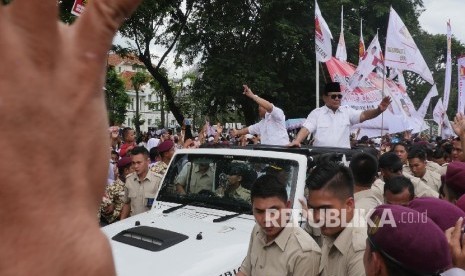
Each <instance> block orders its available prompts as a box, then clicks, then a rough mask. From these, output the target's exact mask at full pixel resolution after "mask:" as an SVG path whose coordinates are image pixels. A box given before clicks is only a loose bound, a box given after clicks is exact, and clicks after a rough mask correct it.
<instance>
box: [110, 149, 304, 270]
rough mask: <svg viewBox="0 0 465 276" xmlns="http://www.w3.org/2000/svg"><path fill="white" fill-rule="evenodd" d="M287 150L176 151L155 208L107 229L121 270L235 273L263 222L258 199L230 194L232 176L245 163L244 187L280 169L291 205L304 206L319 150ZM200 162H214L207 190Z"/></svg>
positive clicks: (116, 262) (211, 166)
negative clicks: (255, 205) (257, 216)
mask: <svg viewBox="0 0 465 276" xmlns="http://www.w3.org/2000/svg"><path fill="white" fill-rule="evenodd" d="M286 151H288V150H285V149H281V150H280V149H279V148H278V151H276V148H275V149H274V150H267V149H266V148H261V149H260V150H252V149H232V148H227V149H225V148H215V149H189V150H178V151H176V154H175V155H174V156H173V158H172V161H171V163H170V165H169V168H168V171H167V173H166V175H165V176H164V178H163V181H162V185H161V186H160V189H159V191H158V194H157V195H155V198H156V199H155V201H154V203H153V205H152V208H151V210H150V211H148V212H145V213H142V214H139V215H136V216H133V217H130V218H127V219H125V220H122V221H119V222H116V223H114V224H111V225H108V226H106V227H103V228H102V231H103V232H104V233H105V234H106V235H107V236H108V238H109V239H110V243H111V248H112V251H113V257H114V260H115V264H116V271H117V274H118V275H176V276H181V275H189V276H194V275H212V276H216V275H235V274H236V273H237V271H238V268H239V267H240V265H241V263H242V260H243V259H244V257H245V255H246V253H247V248H248V243H249V240H250V234H251V231H252V228H253V227H254V225H255V221H254V217H253V216H252V210H251V203H250V201H246V200H243V199H242V198H240V197H238V196H228V195H227V194H226V193H224V191H225V189H226V188H227V187H228V185H229V183H228V177H226V176H227V175H228V173H229V171H230V170H231V168H232V167H234V166H240V167H241V168H242V169H244V168H245V169H246V171H247V173H248V174H246V175H245V176H244V177H243V181H242V183H241V186H242V187H243V188H244V189H246V190H249V191H250V186H251V185H252V183H253V181H254V180H255V179H256V178H257V177H259V176H261V175H263V174H270V173H273V174H276V176H277V177H281V178H282V180H283V183H286V184H285V185H286V189H287V191H288V195H289V200H290V201H291V203H292V205H291V206H293V209H295V210H300V209H301V206H300V203H299V200H298V199H299V198H302V197H303V194H304V187H305V178H306V173H307V163H308V162H309V156H311V152H312V150H311V149H299V152H300V154H298V153H289V152H286ZM302 151H307V154H301V153H302ZM309 153H310V154H309ZM310 159H311V157H310ZM198 163H203V164H207V165H208V167H209V170H210V173H209V177H210V180H211V184H209V185H208V187H207V186H202V187H203V188H202V190H199V189H195V186H196V185H198V183H196V181H197V182H199V181H198V177H197V176H196V175H195V174H196V172H197V171H198V170H199V169H198V166H196V165H195V164H198ZM180 178H183V181H184V182H185V183H186V184H185V185H184V187H183V188H184V190H185V191H186V193H185V194H180V193H179V190H177V187H176V186H177V185H176V184H178V183H179V182H181V180H180ZM186 180H187V181H186ZM203 185H205V181H204V183H203ZM226 190H227V189H226ZM193 191H195V192H193ZM219 191H222V192H219ZM244 191H245V190H244ZM245 192H247V191H245ZM245 194H246V193H245ZM150 197H153V195H147V201H149V202H150Z"/></svg>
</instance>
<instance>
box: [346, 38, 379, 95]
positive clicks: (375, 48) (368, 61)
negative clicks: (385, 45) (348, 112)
mask: <svg viewBox="0 0 465 276" xmlns="http://www.w3.org/2000/svg"><path fill="white" fill-rule="evenodd" d="M382 59H383V56H382V51H381V46H380V45H379V40H378V35H376V36H375V38H373V40H372V41H371V43H370V46H368V49H367V50H366V52H365V55H364V56H363V58H362V60H361V61H360V63H359V64H358V66H357V69H356V70H355V72H354V74H353V75H352V76H351V77H350V79H349V89H350V91H353V90H354V89H355V88H356V87H357V86H358V85H359V83H360V81H362V80H365V79H366V78H367V77H368V75H369V74H370V73H371V72H373V69H375V68H376V67H378V66H381V67H382V66H383V60H382Z"/></svg>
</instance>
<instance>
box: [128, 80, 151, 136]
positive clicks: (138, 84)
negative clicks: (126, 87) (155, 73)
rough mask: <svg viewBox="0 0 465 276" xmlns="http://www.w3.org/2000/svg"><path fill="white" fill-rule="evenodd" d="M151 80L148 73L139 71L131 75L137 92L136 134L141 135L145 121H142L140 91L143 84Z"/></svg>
mask: <svg viewBox="0 0 465 276" xmlns="http://www.w3.org/2000/svg"><path fill="white" fill-rule="evenodd" d="M147 82H149V77H148V76H147V74H145V73H143V72H137V73H136V74H134V76H132V77H131V83H132V86H133V87H134V91H135V92H136V114H135V116H134V120H133V121H134V125H135V127H136V136H137V137H140V125H141V124H143V121H141V118H140V117H141V116H140V112H139V106H140V104H139V102H140V101H139V92H140V89H141V87H142V85H144V84H146V83H147Z"/></svg>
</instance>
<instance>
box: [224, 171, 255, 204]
mask: <svg viewBox="0 0 465 276" xmlns="http://www.w3.org/2000/svg"><path fill="white" fill-rule="evenodd" d="M247 173H248V172H247V168H246V167H245V166H243V165H233V166H232V167H231V168H230V170H229V172H228V174H227V176H226V183H224V184H223V185H220V187H219V188H218V189H216V194H217V195H219V196H221V197H228V198H233V199H239V200H243V201H245V202H248V203H250V190H247V189H246V188H244V187H242V183H243V182H245V178H246V176H247Z"/></svg>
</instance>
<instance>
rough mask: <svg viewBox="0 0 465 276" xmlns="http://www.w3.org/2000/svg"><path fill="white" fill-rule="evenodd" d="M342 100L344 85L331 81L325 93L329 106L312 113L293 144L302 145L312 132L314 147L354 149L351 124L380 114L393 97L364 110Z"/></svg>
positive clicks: (324, 98)
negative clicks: (354, 107) (375, 106)
mask: <svg viewBox="0 0 465 276" xmlns="http://www.w3.org/2000/svg"><path fill="white" fill-rule="evenodd" d="M341 99H342V93H341V86H340V84H339V83H338V82H330V83H327V84H326V87H325V90H324V92H323V101H324V103H325V105H324V106H323V107H319V108H316V109H314V110H313V111H312V112H310V114H309V115H308V117H307V120H306V121H305V123H304V124H303V127H302V128H301V129H300V131H299V133H297V137H296V138H295V139H294V141H293V142H292V143H290V144H289V146H298V147H300V143H301V142H302V141H303V140H304V139H305V138H306V137H307V136H308V135H309V134H310V133H312V134H313V138H314V142H313V145H314V146H317V147H341V148H350V127H351V126H352V125H354V124H358V123H362V122H364V121H366V120H370V119H373V118H375V117H377V116H378V115H380V114H381V113H383V112H384V111H385V110H386V109H387V107H388V106H389V104H390V103H391V98H390V97H384V98H383V99H382V100H381V102H380V104H379V105H378V107H377V108H375V109H368V110H365V111H361V110H355V109H353V108H351V107H349V106H341Z"/></svg>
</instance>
